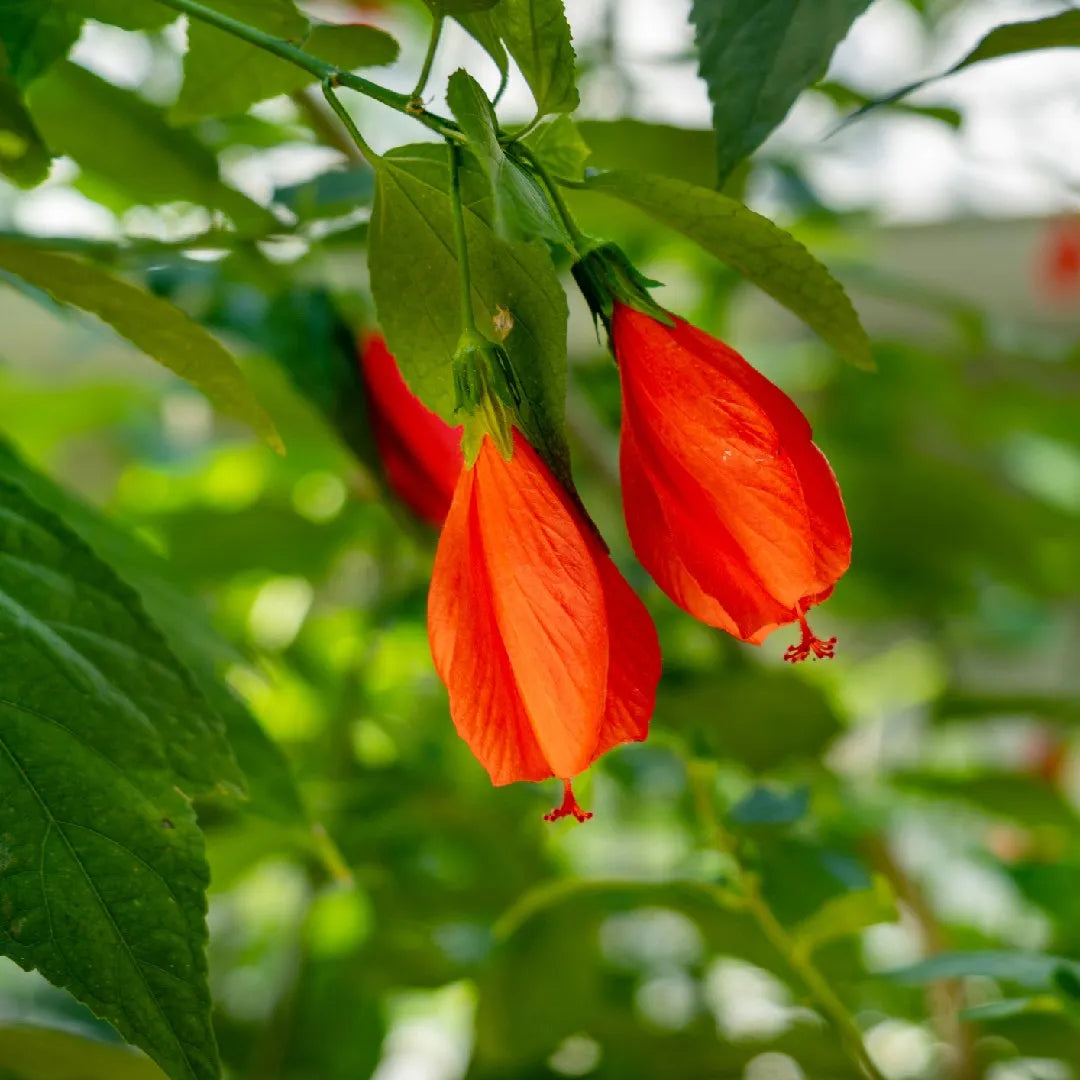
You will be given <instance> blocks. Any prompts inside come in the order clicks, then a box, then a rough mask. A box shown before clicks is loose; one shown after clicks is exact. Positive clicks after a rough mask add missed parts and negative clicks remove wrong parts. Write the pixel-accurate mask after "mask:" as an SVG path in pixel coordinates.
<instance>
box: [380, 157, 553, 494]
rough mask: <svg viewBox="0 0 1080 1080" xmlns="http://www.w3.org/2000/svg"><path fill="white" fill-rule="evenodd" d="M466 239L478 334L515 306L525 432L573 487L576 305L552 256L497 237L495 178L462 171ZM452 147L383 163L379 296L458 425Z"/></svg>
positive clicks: (416, 388) (396, 347) (394, 343)
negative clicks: (570, 406) (572, 328)
mask: <svg viewBox="0 0 1080 1080" xmlns="http://www.w3.org/2000/svg"><path fill="white" fill-rule="evenodd" d="M462 187H463V193H462V197H463V202H464V204H465V222H466V225H465V227H466V237H467V243H468V248H469V265H470V269H471V277H472V286H473V309H474V314H475V318H476V323H477V325H478V326H479V327H480V328H481V330H487V332H489V333H491V334H492V336H493V337H494V333H493V331H492V329H491V328H492V322H493V319H494V317H495V315H496V312H497V309H498V308H500V307H501V308H505V309H507V310H508V311H509V313H510V318H511V319H512V320H513V329H512V330H511V331H510V335H509V336H508V337H507V339H506V341H505V346H506V349H507V352H508V354H509V356H510V361H511V363H512V364H513V366H514V368H515V371H516V372H517V375H518V379H519V382H520V384H521V386H522V388H523V390H524V393H525V405H524V407H523V410H522V415H521V417H520V419H521V427H522V430H523V432H524V433H525V435H526V436H527V437H528V438H529V441H530V442H532V444H533V445H534V446H535V447H536V448H537V449H538V450H539V451H540V452H541V454H543V456H544V457H545V459H546V460H547V461H548V463H549V464H550V465H551V467H552V468H553V469H554V470H555V472H556V474H557V475H558V476H559V478H560V479H561V480H563V482H564V483H570V468H569V452H568V450H567V448H566V438H565V434H564V430H563V415H564V407H565V396H566V318H567V306H566V296H565V294H564V293H563V290H562V287H561V285H560V284H559V279H558V277H557V276H556V274H555V270H554V267H553V266H552V264H551V258H550V255H549V254H548V252H547V249H546V248H545V247H544V246H543V245H542V244H540V243H539V242H533V243H530V244H510V243H507V242H505V241H503V240H500V239H499V237H498V236H496V234H495V232H494V228H493V225H494V206H493V200H492V197H491V194H490V185H489V184H488V183H487V179H486V177H485V176H484V175H483V174H482V173H480V172H479V170H478V169H477V168H476V167H475V166H471V165H470V163H469V162H468V161H466V163H465V167H464V168H463V170H462ZM447 191H448V166H447V163H446V151H445V149H444V148H443V147H441V146H432V145H430V144H427V145H416V146H406V147H400V148H398V149H397V150H394V151H392V152H391V153H389V154H387V155H386V156H385V157H384V158H383V159H382V160H381V162H380V165H379V168H378V170H377V178H376V185H375V207H374V211H373V214H372V219H371V232H370V247H369V262H370V267H371V289H372V295H373V296H374V298H375V306H376V308H377V309H378V313H379V322H380V324H381V325H382V328H383V331H384V333H385V334H386V340H387V342H388V344H389V346H390V350H391V351H392V352H393V353H394V355H395V357H396V358H397V361H398V364H399V366H400V367H401V371H402V374H403V375H404V376H405V379H406V381H407V382H408V383H409V385H410V387H411V388H412V390H413V392H414V393H415V394H417V395H418V396H419V397H420V398H421V400H423V401H424V402H425V403H426V404H427V406H428V408H430V409H432V410H434V411H435V412H437V413H439V415H440V416H442V417H443V419H444V420H447V421H448V422H451V423H453V422H455V421H454V384H453V376H452V371H451V361H452V359H453V356H454V352H455V350H456V348H457V343H458V339H459V338H460V336H461V317H460V312H459V307H458V264H457V256H456V253H455V248H454V238H453V224H452V218H451V211H450V199H449V196H448V194H447Z"/></svg>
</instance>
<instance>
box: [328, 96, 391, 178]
mask: <svg viewBox="0 0 1080 1080" xmlns="http://www.w3.org/2000/svg"><path fill="white" fill-rule="evenodd" d="M322 91H323V94H325V95H326V100H327V102H328V103H329V105H330V108H331V109H333V110H334V112H335V113H336V114H337V118H338V119H339V120H340V121H341V123H342V125H343V126H344V128H345V130H346V131H347V132H348V133H349V135H350V136H351V137H352V140H353V142H355V143H356V145H357V147H358V148H359V150H360V153H361V154H363V155H364V160H365V161H366V162H367V163H368V164H369V165H370V166H371V167H372V168H373V169H374V168H375V165H376V163H377V162H378V160H379V155H378V154H376V153H375V151H374V150H372V149H371V147H370V146H368V144H367V142H366V141H365V139H364V136H363V135H361V134H360V129H359V128H358V127H357V126H356V124H355V123H354V122H353V118H352V117H351V116H350V115H349V110H348V109H346V108H345V106H344V105H342V104H341V102H340V101H339V100H338V96H337V94H335V93H334V86H333V82H332V80H330V79H325V80H324V81H323V84H322Z"/></svg>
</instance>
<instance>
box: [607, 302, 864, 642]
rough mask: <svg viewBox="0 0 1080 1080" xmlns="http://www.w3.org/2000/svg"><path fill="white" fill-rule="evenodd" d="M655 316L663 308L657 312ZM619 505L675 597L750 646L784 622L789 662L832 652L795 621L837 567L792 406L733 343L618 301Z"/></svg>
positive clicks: (816, 455)
mask: <svg viewBox="0 0 1080 1080" xmlns="http://www.w3.org/2000/svg"><path fill="white" fill-rule="evenodd" d="M665 314H666V313H665ZM611 339H612V344H613V347H614V351H615V358H616V361H617V363H618V365H619V377H620V380H621V383H622V394H623V421H622V438H621V446H620V467H621V471H622V486H623V506H624V511H625V514H626V522H627V527H628V529H629V532H630V539H631V542H632V543H633V546H634V550H635V552H636V553H637V556H638V558H639V559H640V560H641V562H642V565H644V567H645V569H646V570H648V571H649V573H650V574H651V575H652V577H653V578H654V579H655V580H656V582H657V584H659V585H660V587H661V588H662V589H663V590H664V591H665V592H666V593H667V594H668V596H670V597H671V599H672V600H674V601H675V603H677V604H679V605H680V606H681V607H683V608H684V609H685V610H687V611H688V612H690V614H692V615H694V616H695V617H696V618H698V619H701V620H702V621H703V622H706V623H708V624H709V625H711V626H717V627H720V628H721V629H724V630H726V631H728V632H729V633H731V634H734V635H735V636H736V637H738V638H741V639H742V640H744V641H749V642H753V643H755V644H759V643H760V642H761V641H762V640H764V638H765V637H766V636H767V635H768V634H769V633H771V632H772V631H773V630H775V629H776V628H777V627H778V626H781V625H784V624H786V623H793V622H798V623H799V625H800V628H801V631H802V639H801V641H800V642H799V644H797V645H793V646H792V647H791V648H789V649H788V650H787V653H786V654H785V656H784V659H786V660H790V661H792V662H795V661H798V660H804V659H806V658H807V657H809V656H811V655H813V656H817V657H827V656H832V655H833V648H834V646H835V644H836V640H835V638H830V639H828V640H827V641H823V640H821V639H820V638H817V637H816V636H815V635H814V634H813V632H812V631H811V630H810V627H809V625H808V624H807V621H806V613H807V612H808V611H809V609H810V608H811V607H812V606H814V605H815V604H819V603H821V601H822V600H824V599H825V598H826V597H828V596H829V595H830V593H831V592H832V590H833V586H834V585H835V584H836V582H837V580H838V579H839V578H840V576H841V575H842V574H843V573H844V571H845V570H846V569H847V568H848V565H849V563H850V561H851V530H850V528H849V526H848V522H847V516H846V514H845V511H844V504H843V501H842V499H841V496H840V489H839V486H838V485H837V482H836V477H835V476H834V475H833V472H832V469H831V468H830V467H829V464H828V462H827V461H826V460H825V456H824V455H823V454H822V453H821V451H820V450H819V449H818V448H817V447H816V446H815V445H814V444H813V442H812V441H811V430H810V425H809V423H808V422H807V420H806V417H805V416H803V414H802V413H801V412H800V410H799V409H798V407H797V406H796V405H795V403H794V402H793V401H792V400H791V399H790V398H789V397H788V396H787V395H786V394H784V393H783V391H781V390H780V389H779V388H778V387H776V386H774V385H773V384H772V383H771V382H769V380H768V379H766V378H765V377H764V376H763V375H761V374H760V373H759V372H758V371H756V370H755V369H754V368H752V367H751V366H750V364H748V363H747V362H746V360H744V359H743V358H742V357H741V356H740V355H739V354H738V353H737V352H735V350H734V349H731V348H730V347H728V346H727V345H725V344H724V343H723V342H722V341H718V340H717V339H716V338H714V337H712V336H710V335H709V334H706V333H705V332H704V331H702V330H698V329H697V328H696V327H693V326H691V325H690V324H689V323H687V322H685V321H684V320H683V319H680V318H678V317H675V316H667V317H666V320H665V319H661V318H657V317H654V316H653V315H650V314H646V313H644V312H642V311H639V310H636V309H635V308H633V307H630V306H629V305H627V304H625V303H621V302H619V301H618V300H616V301H615V303H614V305H613V310H612V316H611Z"/></svg>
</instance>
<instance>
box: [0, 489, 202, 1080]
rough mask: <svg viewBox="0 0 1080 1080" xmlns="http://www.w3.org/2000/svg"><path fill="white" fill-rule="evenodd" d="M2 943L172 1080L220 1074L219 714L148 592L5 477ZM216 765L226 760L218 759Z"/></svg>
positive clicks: (1, 522) (0, 560) (0, 600)
mask: <svg viewBox="0 0 1080 1080" xmlns="http://www.w3.org/2000/svg"><path fill="white" fill-rule="evenodd" d="M0 552H2V554H0V672H2V680H0V951H2V952H3V953H4V954H5V955H7V956H9V957H11V958H12V959H13V960H14V961H15V962H16V963H18V964H19V965H20V966H22V967H24V968H27V969H31V968H36V969H37V970H39V971H40V972H41V973H42V975H44V976H45V977H46V978H47V979H48V980H49V981H50V982H53V983H55V984H56V985H58V986H62V987H65V988H67V989H68V990H69V991H70V992H71V993H72V994H73V995H74V996H75V997H76V998H78V1000H80V1001H82V1002H83V1003H84V1004H86V1005H88V1006H89V1007H90V1008H91V1009H92V1010H93V1011H94V1012H95V1013H96V1014H97V1015H98V1016H100V1017H101V1018H102V1019H105V1020H108V1021H109V1022H110V1023H111V1024H113V1026H114V1027H116V1029H117V1030H118V1031H119V1032H120V1033H121V1034H122V1035H123V1036H124V1037H125V1038H126V1039H128V1040H129V1041H130V1042H132V1043H134V1044H135V1045H137V1046H139V1047H140V1048H142V1049H143V1050H145V1051H146V1052H147V1053H148V1054H149V1055H150V1056H151V1057H153V1058H154V1060H155V1061H157V1062H158V1064H159V1065H161V1066H162V1068H163V1069H164V1070H165V1071H166V1072H167V1073H168V1074H169V1075H170V1076H171V1077H173V1080H217V1078H218V1075H219V1070H218V1063H217V1051H216V1047H215V1043H214V1035H213V1030H212V1028H211V1025H210V995H209V991H208V989H207V985H206V961H205V958H204V956H203V950H204V948H205V944H206V925H205V912H206V903H205V890H206V884H207V877H208V873H207V869H206V863H205V859H204V856H203V847H202V835H201V833H200V832H199V829H198V826H197V824H196V822H195V816H194V813H193V811H192V808H191V805H190V802H189V800H188V798H187V797H185V795H184V794H183V793H182V791H181V790H180V789H179V788H178V787H177V785H178V784H179V785H181V786H182V787H183V788H185V789H186V790H187V791H188V792H189V793H194V792H196V791H197V790H201V789H205V788H207V787H208V786H209V785H210V784H212V783H215V782H216V777H215V776H214V772H216V770H211V769H210V768H209V761H208V757H209V755H207V754H206V749H207V746H208V745H209V744H208V739H210V738H211V737H212V736H213V735H215V734H216V728H215V725H216V723H217V720H216V718H215V717H214V716H213V715H212V714H211V713H210V712H209V709H208V707H207V706H206V704H205V702H204V701H203V699H202V698H201V696H200V695H199V694H198V693H197V691H196V690H195V688H194V686H193V685H192V683H191V681H190V679H189V677H188V676H187V675H186V673H185V672H184V671H183V669H181V668H180V666H179V665H178V664H177V662H176V661H175V660H174V659H173V657H172V655H171V653H169V651H168V649H167V648H166V647H165V645H164V642H163V641H162V639H161V637H160V635H159V634H158V632H157V630H156V629H155V628H154V626H153V625H152V624H151V623H150V622H149V620H148V619H147V618H146V616H145V615H144V614H143V612H142V609H141V608H140V606H139V604H138V600H137V599H136V597H135V595H134V593H132V592H131V591H130V590H129V589H127V587H126V586H124V585H123V584H122V583H121V582H120V581H119V580H118V579H117V578H116V577H115V576H114V575H113V573H112V571H111V570H110V569H109V568H108V567H107V566H106V565H105V564H104V563H102V562H101V561H100V560H99V559H97V558H96V557H95V556H94V555H93V554H92V553H91V551H90V550H89V549H88V548H87V547H85V545H84V544H83V543H82V542H81V541H80V540H79V539H78V538H77V537H76V536H75V535H74V534H73V533H71V532H70V530H68V529H67V528H66V526H64V525H63V524H62V523H61V522H60V520H59V519H58V518H56V517H54V516H53V515H52V514H50V513H48V512H47V511H45V510H44V509H42V508H41V507H40V506H38V505H37V503H35V502H34V501H33V500H32V499H31V498H30V497H29V496H28V495H27V494H26V493H25V491H24V490H23V489H22V488H21V487H19V486H18V485H15V484H12V483H11V482H10V481H7V480H0ZM215 756H216V755H215Z"/></svg>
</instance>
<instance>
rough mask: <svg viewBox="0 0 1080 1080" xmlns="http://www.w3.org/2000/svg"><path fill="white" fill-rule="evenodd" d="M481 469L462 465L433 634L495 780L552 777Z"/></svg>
mask: <svg viewBox="0 0 1080 1080" xmlns="http://www.w3.org/2000/svg"><path fill="white" fill-rule="evenodd" d="M475 480H476V477H475V473H474V471H473V470H472V469H465V470H463V471H462V473H461V478H460V480H459V481H458V485H457V490H456V491H455V492H454V500H453V502H452V504H451V506H450V512H449V514H448V515H447V518H446V523H445V524H444V525H443V530H442V535H441V536H440V538H439V549H438V552H437V553H436V556H435V567H434V570H433V572H432V576H431V589H430V591H429V593H428V637H429V640H430V642H431V653H432V657H433V658H434V661H435V669H436V670H437V671H438V673H439V677H440V678H441V679H442V680H443V682H444V683H445V684H446V686H447V689H448V690H449V691H450V712H451V716H452V717H453V721H454V726H455V727H456V728H457V731H458V734H459V735H460V736H461V737H462V738H463V739H464V740H465V742H466V743H468V745H469V749H470V750H472V752H473V754H475V755H476V758H477V760H479V762H480V764H481V765H483V766H484V768H485V769H487V771H488V773H489V774H490V776H491V781H492V783H494V784H509V783H511V782H513V781H515V780H544V779H546V778H547V777H549V776H552V775H553V773H552V769H551V766H550V765H549V764H548V761H547V758H546V757H545V756H544V753H543V751H542V750H541V749H540V745H539V743H538V742H537V740H536V735H535V734H534V732H533V727H532V723H531V721H530V720H529V717H528V714H527V713H526V712H525V706H524V705H523V704H522V701H521V695H520V694H519V693H518V689H517V684H516V682H515V678H514V672H513V670H512V669H511V667H510V661H509V657H508V656H507V654H506V647H505V645H504V644H503V640H502V635H501V632H500V630H499V626H498V623H497V622H496V619H495V610H494V607H493V605H492V597H491V583H490V581H489V579H488V576H487V568H486V566H485V564H484V555H483V546H482V543H481V540H480V526H479V522H478V521H477V513H476V503H475Z"/></svg>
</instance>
